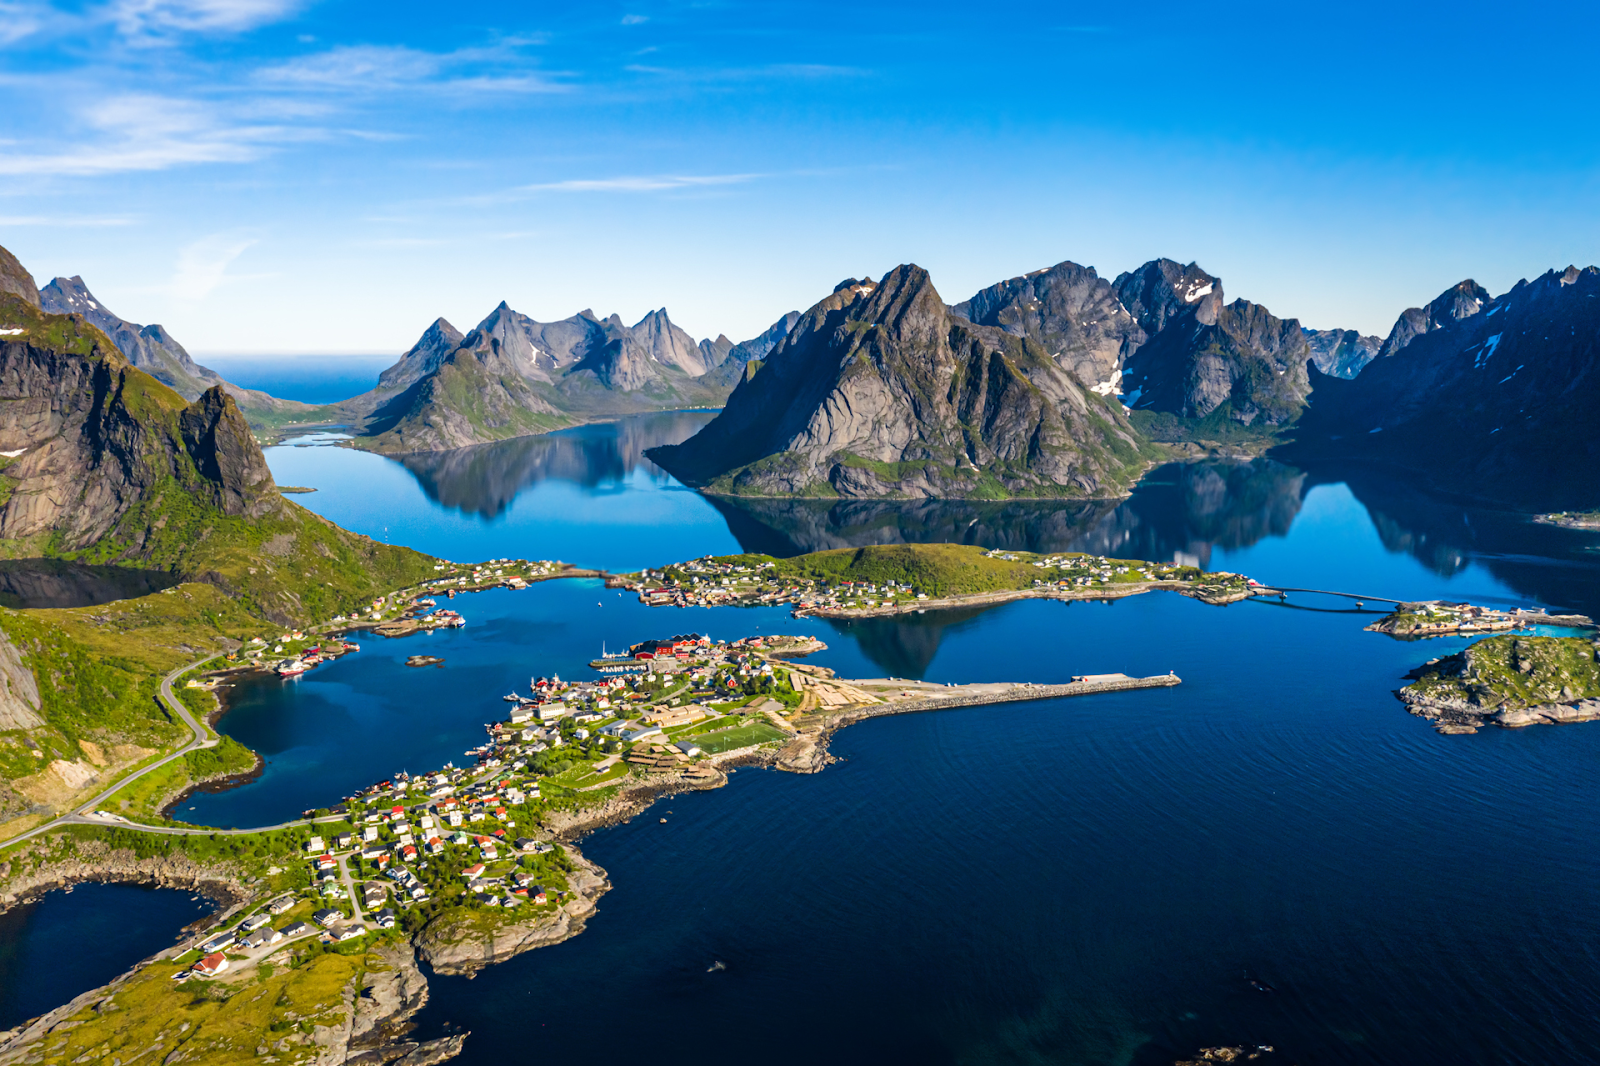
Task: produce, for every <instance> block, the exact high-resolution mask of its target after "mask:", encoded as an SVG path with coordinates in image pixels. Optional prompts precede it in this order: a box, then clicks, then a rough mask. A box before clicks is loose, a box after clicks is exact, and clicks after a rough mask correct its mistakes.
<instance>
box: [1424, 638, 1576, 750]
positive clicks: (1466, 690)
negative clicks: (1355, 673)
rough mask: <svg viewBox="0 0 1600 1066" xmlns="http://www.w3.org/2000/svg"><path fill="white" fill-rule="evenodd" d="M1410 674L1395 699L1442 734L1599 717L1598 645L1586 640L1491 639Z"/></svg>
mask: <svg viewBox="0 0 1600 1066" xmlns="http://www.w3.org/2000/svg"><path fill="white" fill-rule="evenodd" d="M1407 676H1408V677H1410V678H1412V679H1413V681H1412V683H1411V684H1409V685H1407V686H1406V687H1405V688H1403V689H1401V690H1400V691H1399V692H1398V693H1396V695H1398V696H1399V697H1400V699H1401V700H1402V701H1403V702H1404V703H1405V704H1406V706H1407V708H1408V709H1409V710H1410V711H1411V713H1412V714H1415V715H1418V716H1420V717H1423V718H1427V719H1429V720H1431V721H1432V722H1433V723H1434V728H1435V729H1437V730H1438V731H1439V732H1441V733H1476V732H1477V731H1478V729H1479V727H1481V726H1485V725H1498V726H1507V727H1511V728H1518V727H1521V726H1528V725H1540V724H1544V723H1561V722H1587V721H1591V720H1594V719H1597V718H1600V642H1597V641H1593V640H1590V639H1588V638H1586V637H1535V636H1524V635H1521V634H1516V635H1510V634H1508V635H1504V636H1497V637H1488V638H1486V639H1484V640H1480V641H1478V642H1477V643H1476V644H1473V645H1472V646H1471V647H1469V648H1467V649H1465V650H1464V651H1461V652H1458V653H1456V654H1455V655H1448V656H1444V657H1443V658H1439V659H1433V660H1431V661H1429V662H1427V663H1425V664H1424V665H1422V666H1420V667H1418V668H1417V669H1416V670H1413V671H1412V672H1411V673H1410V674H1408V675H1407Z"/></svg>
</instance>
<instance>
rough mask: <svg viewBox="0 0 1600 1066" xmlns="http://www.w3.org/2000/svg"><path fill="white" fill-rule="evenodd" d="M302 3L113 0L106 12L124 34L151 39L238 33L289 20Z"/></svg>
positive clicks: (286, 0) (296, 0)
mask: <svg viewBox="0 0 1600 1066" xmlns="http://www.w3.org/2000/svg"><path fill="white" fill-rule="evenodd" d="M300 6H301V4H300V0H112V3H110V4H109V5H107V6H106V7H105V8H104V15H105V17H106V18H108V19H109V20H110V21H111V22H112V23H113V24H115V25H116V27H117V29H118V30H120V31H121V32H122V34H123V35H124V36H126V37H129V38H132V39H135V40H139V39H146V40H148V39H151V38H161V37H167V36H171V35H174V34H182V33H201V34H205V33H238V32H242V31H244V30H251V29H255V28H256V27H258V26H264V25H267V24H268V23H272V22H278V21H280V20H282V19H285V18H287V17H289V16H290V15H292V14H294V13H295V12H296V11H298V10H299V8H300Z"/></svg>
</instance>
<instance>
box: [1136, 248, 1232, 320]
mask: <svg viewBox="0 0 1600 1066" xmlns="http://www.w3.org/2000/svg"><path fill="white" fill-rule="evenodd" d="M1111 287H1112V288H1113V289H1114V290H1115V291H1116V294H1117V298H1118V299H1119V300H1121V301H1122V306H1123V307H1124V308H1125V309H1127V311H1128V313H1129V314H1131V315H1132V316H1133V318H1134V320H1135V321H1136V322H1138V323H1139V326H1140V328H1141V329H1143V330H1144V331H1145V333H1147V334H1149V335H1151V336H1154V335H1155V334H1157V333H1159V332H1161V330H1162V329H1164V328H1166V325H1167V322H1168V320H1169V319H1172V318H1175V317H1177V316H1179V315H1183V314H1189V313H1192V314H1194V316H1195V319H1196V321H1198V322H1199V323H1200V324H1202V325H1206V326H1209V325H1213V324H1215V323H1216V321H1217V313H1218V312H1219V311H1220V310H1221V309H1222V305H1223V297H1222V279H1221V278H1219V277H1214V276H1213V275H1211V274H1207V273H1206V272H1205V271H1204V270H1201V269H1200V265H1199V264H1198V263H1190V264H1189V265H1188V266H1180V265H1179V264H1178V263H1177V262H1176V261H1174V260H1171V259H1152V260H1151V261H1150V262H1148V263H1145V264H1144V265H1143V266H1141V267H1139V269H1137V270H1133V271H1129V272H1128V273H1125V274H1118V275H1117V279H1116V280H1115V281H1113V282H1112V283H1111Z"/></svg>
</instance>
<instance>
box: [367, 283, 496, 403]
mask: <svg viewBox="0 0 1600 1066" xmlns="http://www.w3.org/2000/svg"><path fill="white" fill-rule="evenodd" d="M504 306H505V305H504V303H502V304H501V307H504ZM496 310H497V311H498V308H497V309H496ZM507 310H509V308H507ZM465 339H466V338H465V337H464V336H463V335H462V333H461V331H460V330H458V329H456V327H455V326H452V325H451V324H450V323H449V322H447V321H445V320H444V319H442V318H436V319H434V320H433V324H432V325H430V326H429V327H428V328H427V329H426V330H424V331H423V333H422V336H421V337H419V338H418V339H417V343H415V344H413V345H412V346H411V347H410V348H409V349H408V350H407V351H406V353H405V354H404V355H402V356H401V357H400V359H399V360H398V361H397V362H396V363H395V364H394V365H393V366H391V367H388V368H387V369H385V370H384V372H383V373H381V374H379V375H378V388H379V389H380V390H395V389H407V388H410V387H411V386H412V385H413V384H415V383H416V382H417V381H418V380H420V379H421V378H422V377H423V376H425V375H427V374H431V373H433V371H435V370H437V369H438V368H439V365H440V364H441V363H443V362H444V359H445V357H446V356H448V355H449V354H450V353H451V352H453V351H455V350H456V349H457V348H459V347H461V342H462V341H464V340H465Z"/></svg>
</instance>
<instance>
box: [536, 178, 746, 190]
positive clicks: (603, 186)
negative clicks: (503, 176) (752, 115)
mask: <svg viewBox="0 0 1600 1066" xmlns="http://www.w3.org/2000/svg"><path fill="white" fill-rule="evenodd" d="M762 176H763V175H761V174H659V175H654V176H636V177H622V178H572V179H569V180H567V181H547V182H539V183H537V184H533V185H521V186H518V187H517V188H515V189H513V190H511V191H512V192H513V193H532V192H659V191H661V190H663V189H691V188H700V187H704V186H708V185H742V184H744V183H745V182H748V181H755V180H756V179H757V178H760V177H762Z"/></svg>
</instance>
